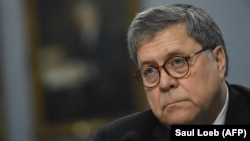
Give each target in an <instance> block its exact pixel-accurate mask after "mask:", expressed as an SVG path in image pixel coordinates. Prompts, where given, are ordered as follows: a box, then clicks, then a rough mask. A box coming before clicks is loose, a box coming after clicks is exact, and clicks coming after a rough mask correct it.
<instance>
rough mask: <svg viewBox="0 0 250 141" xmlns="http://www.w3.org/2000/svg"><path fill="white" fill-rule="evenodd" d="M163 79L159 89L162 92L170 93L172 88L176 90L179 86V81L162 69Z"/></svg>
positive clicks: (161, 78)
mask: <svg viewBox="0 0 250 141" xmlns="http://www.w3.org/2000/svg"><path fill="white" fill-rule="evenodd" d="M160 73H161V77H160V82H159V84H158V85H159V88H160V89H161V90H162V91H169V90H170V89H171V88H176V87H177V86H178V81H177V79H176V78H174V77H172V76H170V75H169V74H168V73H167V71H165V70H164V69H161V71H160Z"/></svg>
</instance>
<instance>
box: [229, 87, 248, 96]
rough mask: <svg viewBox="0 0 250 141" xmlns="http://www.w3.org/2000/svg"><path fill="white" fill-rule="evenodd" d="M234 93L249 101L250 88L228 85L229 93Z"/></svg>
mask: <svg viewBox="0 0 250 141" xmlns="http://www.w3.org/2000/svg"><path fill="white" fill-rule="evenodd" d="M230 91H231V92H232V91H233V92H234V93H236V94H240V95H241V96H245V97H246V98H249V99H250V88H249V87H246V86H243V85H238V84H230V85H229V92H230Z"/></svg>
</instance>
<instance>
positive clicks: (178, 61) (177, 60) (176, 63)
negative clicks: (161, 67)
mask: <svg viewBox="0 0 250 141" xmlns="http://www.w3.org/2000/svg"><path fill="white" fill-rule="evenodd" d="M170 65H171V66H172V67H175V68H178V67H182V66H185V65H186V60H185V59H184V58H181V57H174V58H173V59H171V61H170Z"/></svg>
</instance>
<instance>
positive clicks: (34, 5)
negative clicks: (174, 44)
mask: <svg viewBox="0 0 250 141" xmlns="http://www.w3.org/2000/svg"><path fill="white" fill-rule="evenodd" d="M27 1H28V7H29V12H28V13H29V19H30V22H29V23H30V31H31V34H30V35H31V36H30V37H31V60H32V62H31V64H32V70H33V82H34V98H35V102H36V107H35V108H36V119H37V120H36V121H37V133H38V135H39V136H42V137H47V136H68V135H75V136H84V137H87V136H90V135H92V134H93V133H94V132H95V131H96V130H97V129H98V128H99V127H100V126H102V125H103V124H105V123H107V122H109V121H111V120H112V119H114V118H117V117H120V116H123V115H125V114H128V113H132V112H134V111H136V110H138V109H141V108H143V107H144V99H143V98H141V96H140V95H141V92H140V90H138V89H136V88H135V87H136V85H135V84H134V82H133V81H134V80H132V73H133V72H134V68H133V67H134V65H133V64H132V62H131V61H130V59H129V56H128V52H127V47H126V31H127V27H128V23H129V21H130V20H131V17H133V15H134V13H135V11H136V1H134V0H119V1H117V0H108V1H103V0H53V1H51V0H27ZM138 99H140V100H139V102H138Z"/></svg>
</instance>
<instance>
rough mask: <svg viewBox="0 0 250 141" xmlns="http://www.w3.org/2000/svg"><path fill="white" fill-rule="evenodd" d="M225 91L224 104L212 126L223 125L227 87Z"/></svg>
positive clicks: (226, 104) (226, 102)
mask: <svg viewBox="0 0 250 141" xmlns="http://www.w3.org/2000/svg"><path fill="white" fill-rule="evenodd" d="M226 91H227V94H226V101H225V104H224V106H223V108H222V110H221V112H220V114H219V115H218V116H217V118H216V119H215V121H214V122H213V125H223V124H225V118H226V111H227V107H228V99H229V92H228V86H227V85H226Z"/></svg>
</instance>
